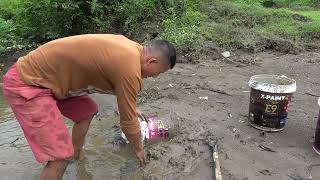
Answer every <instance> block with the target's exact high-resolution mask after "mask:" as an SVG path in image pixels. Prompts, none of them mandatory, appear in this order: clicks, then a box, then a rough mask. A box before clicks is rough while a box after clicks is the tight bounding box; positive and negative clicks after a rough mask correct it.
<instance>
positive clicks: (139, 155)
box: [135, 149, 146, 167]
mask: <svg viewBox="0 0 320 180" xmlns="http://www.w3.org/2000/svg"><path fill="white" fill-rule="evenodd" d="M135 153H136V156H137V158H138V160H139V161H140V166H141V167H144V166H145V165H146V159H145V157H144V150H143V149H141V150H137V151H136V150H135Z"/></svg>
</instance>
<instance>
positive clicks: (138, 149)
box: [126, 132, 146, 166]
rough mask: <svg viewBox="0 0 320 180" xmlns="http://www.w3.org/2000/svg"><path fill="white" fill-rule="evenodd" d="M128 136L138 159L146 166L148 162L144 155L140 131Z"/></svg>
mask: <svg viewBox="0 0 320 180" xmlns="http://www.w3.org/2000/svg"><path fill="white" fill-rule="evenodd" d="M126 137H127V139H128V140H129V142H130V144H131V145H132V149H133V151H134V153H135V154H136V156H137V158H138V160H139V161H140V165H141V166H144V165H145V164H146V161H145V157H144V150H143V144H142V141H141V133H140V132H138V133H137V134H130V135H129V134H128V135H126Z"/></svg>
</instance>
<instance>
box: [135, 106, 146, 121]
mask: <svg viewBox="0 0 320 180" xmlns="http://www.w3.org/2000/svg"><path fill="white" fill-rule="evenodd" d="M136 112H137V115H138V117H140V118H141V119H142V120H145V121H146V120H147V116H146V115H145V114H144V113H143V112H142V111H141V110H140V109H139V108H137V109H136Z"/></svg>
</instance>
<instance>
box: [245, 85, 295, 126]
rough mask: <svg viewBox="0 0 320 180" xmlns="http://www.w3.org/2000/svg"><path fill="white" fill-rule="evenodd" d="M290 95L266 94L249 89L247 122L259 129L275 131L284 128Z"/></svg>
mask: <svg viewBox="0 0 320 180" xmlns="http://www.w3.org/2000/svg"><path fill="white" fill-rule="evenodd" d="M291 96H292V94H288V93H268V92H263V91H260V90H256V89H253V88H252V89H251V93H250V106H249V120H250V124H252V125H254V126H255V127H259V129H263V130H270V131H277V130H281V129H283V128H284V126H285V124H286V121H287V115H288V106H289V101H290V100H291Z"/></svg>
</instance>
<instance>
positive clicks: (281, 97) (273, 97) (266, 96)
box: [260, 94, 288, 101]
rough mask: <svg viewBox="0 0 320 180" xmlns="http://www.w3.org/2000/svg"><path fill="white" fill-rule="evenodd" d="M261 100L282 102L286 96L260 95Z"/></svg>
mask: <svg viewBox="0 0 320 180" xmlns="http://www.w3.org/2000/svg"><path fill="white" fill-rule="evenodd" d="M260 98H261V99H267V100H272V101H283V100H285V99H287V98H288V97H287V96H277V95H268V94H261V97H260Z"/></svg>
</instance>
